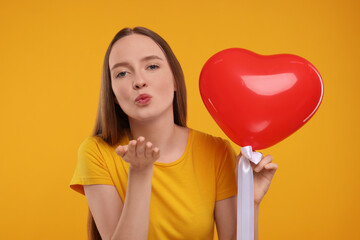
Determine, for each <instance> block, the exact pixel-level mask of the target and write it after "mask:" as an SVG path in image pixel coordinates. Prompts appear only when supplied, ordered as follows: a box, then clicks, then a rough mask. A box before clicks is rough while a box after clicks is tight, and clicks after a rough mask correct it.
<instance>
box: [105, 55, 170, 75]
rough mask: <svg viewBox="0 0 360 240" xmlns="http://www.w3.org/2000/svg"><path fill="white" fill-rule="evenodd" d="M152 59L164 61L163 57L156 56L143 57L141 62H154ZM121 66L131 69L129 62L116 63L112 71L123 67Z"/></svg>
mask: <svg viewBox="0 0 360 240" xmlns="http://www.w3.org/2000/svg"><path fill="white" fill-rule="evenodd" d="M152 59H158V60H161V61H163V59H162V58H161V57H159V56H156V55H150V56H146V57H143V58H142V59H141V60H140V61H141V62H145V61H148V60H152ZM121 66H126V67H129V66H130V63H128V62H119V63H115V64H114V66H112V68H111V70H110V71H112V70H113V69H114V68H117V67H121Z"/></svg>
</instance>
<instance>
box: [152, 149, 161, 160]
mask: <svg viewBox="0 0 360 240" xmlns="http://www.w3.org/2000/svg"><path fill="white" fill-rule="evenodd" d="M152 157H153V158H154V159H158V158H159V157H160V149H159V148H157V147H155V148H154V149H153V151H152Z"/></svg>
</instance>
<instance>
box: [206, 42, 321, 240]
mask: <svg viewBox="0 0 360 240" xmlns="http://www.w3.org/2000/svg"><path fill="white" fill-rule="evenodd" d="M199 87H200V94H201V97H202V100H203V102H204V104H205V106H206V108H207V109H208V111H209V113H210V114H211V116H212V117H213V118H214V120H215V121H216V123H217V124H218V125H219V126H220V128H221V129H222V130H223V131H224V133H225V134H226V135H227V136H228V137H229V138H230V139H231V140H232V141H234V142H235V143H236V144H237V145H239V146H243V148H242V149H241V153H242V156H241V158H240V161H239V165H238V207H237V209H238V210H237V211H238V212H237V214H238V215H237V239H238V240H240V239H241V240H253V239H254V182H253V181H254V179H253V171H252V167H251V164H250V162H249V160H251V161H252V162H254V163H255V164H257V163H258V162H259V161H260V160H261V158H262V156H261V154H260V153H257V152H253V151H252V150H260V149H264V148H268V147H270V146H272V145H274V144H276V143H278V142H280V141H281V140H283V139H285V138H286V137H288V136H289V135H291V134H292V133H294V132H295V131H296V130H298V129H299V128H300V127H301V126H303V125H304V124H305V123H306V122H307V121H309V119H310V118H311V117H312V116H313V115H314V114H315V112H316V111H317V109H318V108H319V106H320V103H321V101H322V97H323V92H324V87H323V82H322V79H321V76H320V74H319V72H318V71H317V70H316V68H315V67H314V66H313V65H312V64H311V63H310V62H308V61H307V60H305V59H303V58H301V57H299V56H295V55H291V54H278V55H270V56H263V55H259V54H256V53H253V52H251V51H248V50H245V49H241V48H231V49H226V50H223V51H221V52H218V53H216V54H215V55H214V56H212V57H211V58H210V59H209V60H208V61H207V62H206V63H205V65H204V67H203V69H202V71H201V74H200V81H199Z"/></svg>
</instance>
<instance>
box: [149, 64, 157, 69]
mask: <svg viewBox="0 0 360 240" xmlns="http://www.w3.org/2000/svg"><path fill="white" fill-rule="evenodd" d="M157 68H159V66H158V65H155V64H151V65H150V66H148V69H150V70H155V69H157Z"/></svg>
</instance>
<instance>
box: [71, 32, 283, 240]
mask: <svg viewBox="0 0 360 240" xmlns="http://www.w3.org/2000/svg"><path fill="white" fill-rule="evenodd" d="M78 154H79V158H78V164H77V167H76V170H75V173H74V176H73V178H72V180H71V184H70V186H71V188H72V189H74V190H76V191H78V192H80V193H82V194H85V195H86V199H87V201H88V205H89V223H90V224H89V225H88V227H89V238H90V239H104V240H105V239H121V240H122V239H131V240H136V239H156V240H162V239H164V240H165V239H204V240H205V239H206V240H207V239H213V237H214V236H213V235H214V226H215V224H216V229H217V234H218V237H219V239H220V240H224V239H225V240H226V239H235V237H236V190H237V187H236V176H235V165H236V162H237V160H238V159H239V156H238V157H236V154H235V152H234V150H233V149H232V148H231V145H230V144H229V142H228V141H226V140H223V139H221V138H218V137H213V136H210V135H208V134H205V133H201V132H199V131H196V130H194V129H189V128H187V127H186V89H185V81H184V76H183V72H182V69H181V66H180V64H179V62H178V61H177V59H176V57H175V55H174V54H173V52H172V51H171V49H170V47H169V46H168V44H167V43H166V42H165V41H164V40H163V39H162V38H161V37H160V36H159V35H157V34H156V33H154V32H152V31H151V30H149V29H146V28H142V27H136V28H134V29H130V28H125V29H122V30H121V31H120V32H119V33H117V34H116V36H115V37H114V39H113V40H112V42H111V43H110V46H109V47H108V50H107V52H106V55H105V59H104V66H103V76H102V86H101V94H100V103H99V110H98V115H97V121H96V125H95V130H94V134H93V136H91V137H89V138H87V139H86V140H85V141H84V142H83V143H82V144H81V146H80V148H79V153H78ZM253 169H254V185H255V196H254V197H255V236H256V237H255V238H256V239H257V215H258V209H259V204H260V201H261V199H262V198H263V197H264V195H265V193H266V192H267V190H268V188H269V186H270V183H271V180H272V177H273V175H274V174H275V171H276V169H277V165H276V164H275V163H272V157H271V156H269V155H268V156H266V157H264V158H263V159H262V160H261V162H260V163H259V164H258V165H257V166H253Z"/></svg>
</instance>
